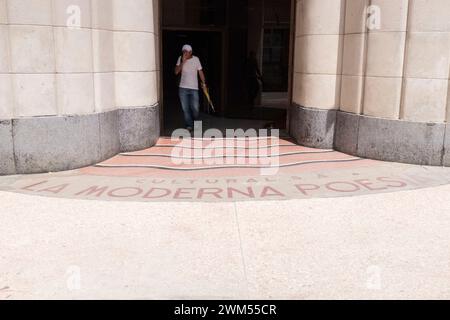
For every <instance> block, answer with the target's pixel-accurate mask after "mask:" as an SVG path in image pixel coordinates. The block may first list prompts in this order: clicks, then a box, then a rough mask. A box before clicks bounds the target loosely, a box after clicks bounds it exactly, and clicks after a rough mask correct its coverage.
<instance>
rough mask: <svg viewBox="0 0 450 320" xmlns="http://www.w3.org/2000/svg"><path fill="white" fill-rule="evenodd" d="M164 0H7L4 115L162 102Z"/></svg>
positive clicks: (2, 8) (3, 6) (0, 93)
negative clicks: (78, 21) (161, 20)
mask: <svg viewBox="0 0 450 320" xmlns="http://www.w3.org/2000/svg"><path fill="white" fill-rule="evenodd" d="M157 2H158V1H157V0H153V1H152V0H133V1H128V0H0V118H1V119H10V118H20V117H29V116H47V115H48V116H52V115H73V114H77V115H80V114H91V113H95V112H103V111H109V110H114V109H116V108H120V107H140V106H148V105H153V104H155V103H157V102H158V80H157V79H158V78H159V77H158V76H157V75H158V71H159V62H158V60H159V55H158V54H157V52H158V43H159V39H158V29H159V27H158V13H159V11H158V10H159V9H158V4H157ZM73 6H76V7H73ZM74 8H75V9H74ZM77 8H79V9H80V11H79V13H80V18H81V27H80V28H68V27H67V25H68V24H67V23H68V21H69V22H71V21H72V20H71V17H73V16H74V13H75V16H76V13H77V10H78V9H77ZM72 9H73V10H75V11H71V10H72ZM154 17H155V18H154ZM69 25H71V26H73V25H72V24H70V23H69ZM75 26H76V24H75Z"/></svg>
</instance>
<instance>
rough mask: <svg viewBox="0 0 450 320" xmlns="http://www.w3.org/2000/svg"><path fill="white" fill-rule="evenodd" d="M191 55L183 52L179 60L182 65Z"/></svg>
mask: <svg viewBox="0 0 450 320" xmlns="http://www.w3.org/2000/svg"><path fill="white" fill-rule="evenodd" d="M191 58H192V57H191V55H190V54H189V52H186V51H185V52H183V57H182V58H181V61H182V63H185V62H186V61H188V60H189V59H191Z"/></svg>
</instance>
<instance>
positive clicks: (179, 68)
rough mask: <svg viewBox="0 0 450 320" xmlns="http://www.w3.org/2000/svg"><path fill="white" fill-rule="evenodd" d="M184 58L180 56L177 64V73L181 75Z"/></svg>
mask: <svg viewBox="0 0 450 320" xmlns="http://www.w3.org/2000/svg"><path fill="white" fill-rule="evenodd" d="M184 62H185V61H184V59H182V57H179V58H178V62H177V65H176V66H175V75H176V76H177V75H179V74H180V72H181V71H183V65H184Z"/></svg>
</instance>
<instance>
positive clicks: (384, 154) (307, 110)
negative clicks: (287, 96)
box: [290, 0, 450, 165]
mask: <svg viewBox="0 0 450 320" xmlns="http://www.w3.org/2000/svg"><path fill="white" fill-rule="evenodd" d="M325 7H326V9H324V8H325ZM339 9H340V12H341V15H340V16H339V14H338V12H339ZM342 9H345V10H342ZM342 12H343V13H344V14H342ZM342 26H345V27H344V28H343V29H340V28H341V27H342ZM341 33H343V36H342V38H343V41H340V40H339V41H338V40H336V39H340V38H341V36H340V34H341ZM296 35H297V37H296V49H295V77H294V90H293V101H294V103H295V104H296V105H295V106H294V107H293V109H292V113H291V123H292V124H291V128H290V129H291V134H292V135H293V136H294V137H295V138H296V139H297V140H298V141H299V143H301V144H304V145H307V146H313V147H321V148H330V147H333V146H334V147H335V148H336V149H337V150H339V151H343V152H346V153H349V154H353V155H358V156H361V157H366V158H372V159H379V160H387V161H396V162H406V163H413V164H423V165H450V131H449V125H448V121H449V117H450V111H449V101H450V98H449V73H450V2H449V1H446V0H346V1H327V0H318V1H310V0H299V1H297V30H296ZM337 43H338V44H337ZM336 44H337V45H336ZM341 53H342V54H341ZM340 56H341V57H342V59H340V58H339V57H340ZM336 57H337V59H336ZM340 61H341V65H342V68H341V66H340V64H339V62H340ZM341 69H342V72H341V71H340V70H341ZM335 70H336V72H334V71H335Z"/></svg>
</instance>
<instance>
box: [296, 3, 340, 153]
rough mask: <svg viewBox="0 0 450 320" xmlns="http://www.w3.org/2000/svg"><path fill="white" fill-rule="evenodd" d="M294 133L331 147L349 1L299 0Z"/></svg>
mask: <svg viewBox="0 0 450 320" xmlns="http://www.w3.org/2000/svg"><path fill="white" fill-rule="evenodd" d="M296 11H297V13H296V15H297V19H296V21H297V22H296V41H295V59H294V69H295V73H294V83H293V88H294V90H293V103H294V106H293V110H291V128H290V129H291V134H292V135H293V136H294V137H295V138H296V139H297V140H298V141H299V143H301V144H304V145H307V146H310V147H319V148H331V147H332V146H333V140H334V123H335V118H336V110H337V109H339V100H340V83H341V69H342V47H343V46H342V43H343V31H344V28H343V27H344V24H343V16H344V12H345V1H342V0H298V1H297V8H296Z"/></svg>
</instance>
